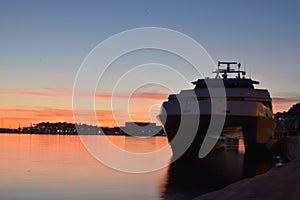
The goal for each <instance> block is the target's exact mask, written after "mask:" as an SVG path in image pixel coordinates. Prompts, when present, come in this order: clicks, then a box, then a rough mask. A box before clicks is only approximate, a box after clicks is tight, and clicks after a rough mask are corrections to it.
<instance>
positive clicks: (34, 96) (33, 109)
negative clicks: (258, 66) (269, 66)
mask: <svg viewBox="0 0 300 200" xmlns="http://www.w3.org/2000/svg"><path fill="white" fill-rule="evenodd" d="M0 96H1V99H2V105H1V107H0V116H1V121H0V126H1V127H6V128H18V127H19V126H21V127H24V126H30V125H31V124H34V123H39V122H43V121H49V122H58V121H61V122H72V123H73V122H74V120H73V112H72V106H71V105H72V100H71V92H66V91H61V90H55V89H47V90H46V91H45V92H3V91H2V92H0ZM167 96H168V95H167V94H152V93H139V94H134V95H133V96H132V97H131V98H130V99H129V101H126V102H129V104H128V109H129V114H127V112H126V111H125V110H120V108H122V107H125V106H126V105H123V104H124V102H121V103H120V105H119V107H117V108H115V111H114V113H112V111H111V110H112V109H111V105H110V104H111V96H110V95H107V94H97V95H96V108H98V109H97V111H96V115H97V117H98V121H99V122H100V123H99V124H100V125H101V126H115V125H117V122H119V124H118V125H119V126H122V125H124V123H125V121H130V120H132V121H143V122H147V121H153V122H156V123H159V122H158V121H157V119H156V117H155V116H157V114H158V113H159V110H160V105H161V103H162V102H163V101H164V100H166V99H167ZM117 97H118V98H119V99H125V100H127V97H126V96H117ZM298 102H299V100H297V99H288V98H276V97H275V98H273V106H274V113H276V112H282V111H287V110H288V109H289V108H290V107H291V106H292V105H293V104H295V103H298ZM122 103H123V104H122ZM113 114H114V115H113ZM115 119H118V120H117V122H116V121H115ZM87 123H88V121H87Z"/></svg>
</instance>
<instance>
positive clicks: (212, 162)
mask: <svg viewBox="0 0 300 200" xmlns="http://www.w3.org/2000/svg"><path fill="white" fill-rule="evenodd" d="M274 164H275V163H274V162H273V160H272V159H271V158H268V159H265V160H261V159H255V158H253V157H251V158H248V157H245V154H244V151H243V150H241V147H239V146H235V147H234V146H231V147H229V148H218V149H215V150H214V151H213V152H211V153H210V154H209V155H208V156H207V157H205V158H204V159H197V160H195V159H193V160H191V159H182V160H178V161H176V162H174V163H172V164H171V165H170V166H169V169H168V175H167V178H166V182H165V187H164V188H165V190H164V191H163V192H162V194H161V198H162V199H172V200H174V199H175V200H176V199H193V198H195V197H197V196H200V195H201V194H204V193H207V192H211V191H214V190H218V189H221V188H222V187H224V186H226V185H229V184H231V183H233V182H236V181H238V180H241V179H243V178H248V177H252V176H255V175H257V174H261V173H265V172H266V171H268V170H269V169H270V168H271V167H272V166H274Z"/></svg>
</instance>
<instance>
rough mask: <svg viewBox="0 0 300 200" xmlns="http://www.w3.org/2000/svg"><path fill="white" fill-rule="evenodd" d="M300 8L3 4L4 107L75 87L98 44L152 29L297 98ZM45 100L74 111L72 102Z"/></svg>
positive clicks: (0, 80) (0, 73)
mask: <svg viewBox="0 0 300 200" xmlns="http://www.w3.org/2000/svg"><path fill="white" fill-rule="evenodd" d="M299 9H300V2H299V1H291V0H287V1H283V0H282V1H279V0H278V1H271V0H269V1H259V0H254V1H246V0H244V1H243V0H240V1H238V0H228V1H217V0H212V1H211V0H210V1H209V0H207V1H156V0H153V1H150V0H149V1H147V0H140V1H10V0H8V1H3V0H1V1H0V90H1V92H2V96H3V95H6V96H3V98H2V99H4V101H3V102H2V104H1V105H0V106H1V107H2V108H3V109H4V108H5V109H6V108H13V107H24V106H25V107H28V108H29V107H30V103H29V102H27V103H26V100H20V97H19V96H18V95H16V94H14V95H13V96H11V95H10V96H9V97H8V96H7V93H8V91H10V92H11V91H13V92H15V93H18V92H24V91H27V92H28V91H30V92H33V91H34V92H47V88H48V90H49V88H52V89H53V88H55V89H57V90H60V91H64V90H66V91H67V90H72V86H73V82H74V78H75V75H76V72H77V70H78V68H79V66H80V65H81V63H82V62H83V60H84V58H85V57H86V56H87V54H88V53H89V52H90V51H91V50H92V49H93V48H94V47H95V46H96V45H98V44H99V43H100V42H101V41H103V40H105V39H106V38H108V37H110V36H112V35H113V34H117V33H119V32H122V31H125V30H128V29H132V28H138V27H148V26H151V27H164V28H169V29H173V30H176V31H180V32H182V33H184V34H186V35H188V36H190V37H192V38H194V39H195V40H196V41H197V42H199V43H200V44H201V45H203V47H204V48H205V49H206V50H207V51H208V52H209V53H210V55H211V56H212V58H213V60H214V61H218V60H238V61H240V62H242V64H243V65H244V66H245V67H246V70H247V71H248V74H249V72H250V71H251V76H252V78H254V79H258V80H260V82H261V83H262V84H261V87H262V88H264V87H266V88H269V89H270V92H271V94H272V96H273V97H274V98H281V99H287V100H288V102H289V103H290V102H293V101H299V100H300V92H299V74H300V73H299V72H300V68H299V67H298V63H299V61H300V58H299V57H300V56H299V52H300V38H299V35H300V21H299V19H300V13H299ZM190 81H193V80H190ZM28 101H30V100H28ZM37 101H38V99H36V102H35V104H39V105H42V103H38V102H37ZM50 101H51V102H50ZM43 102H44V103H46V105H47V106H48V107H50V106H54V105H60V107H68V108H70V107H71V105H70V106H68V105H69V103H70V101H69V100H65V101H64V102H62V101H61V102H58V101H56V100H55V99H52V100H45V99H43ZM31 106H33V105H31ZM278 108H279V107H278ZM285 108H286V107H284V109H285ZM282 109H283V108H282Z"/></svg>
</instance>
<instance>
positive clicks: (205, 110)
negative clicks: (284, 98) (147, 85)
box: [158, 61, 276, 157]
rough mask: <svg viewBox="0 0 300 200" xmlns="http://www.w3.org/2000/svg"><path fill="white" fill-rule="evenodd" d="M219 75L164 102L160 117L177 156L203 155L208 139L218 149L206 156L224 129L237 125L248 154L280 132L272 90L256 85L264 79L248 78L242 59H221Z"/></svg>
mask: <svg viewBox="0 0 300 200" xmlns="http://www.w3.org/2000/svg"><path fill="white" fill-rule="evenodd" d="M224 65H225V66H224ZM222 67H223V68H222ZM213 73H215V74H216V76H215V78H204V79H198V80H197V81H194V82H192V83H193V84H194V89H190V90H181V91H180V93H179V94H170V95H169V97H168V100H167V101H165V102H163V104H162V108H161V112H160V114H159V115H158V118H159V120H160V121H161V123H162V124H163V128H164V130H165V133H166V135H167V137H168V141H169V144H170V146H171V148H172V151H173V157H174V156H175V157H176V156H179V157H180V156H181V155H185V156H198V157H201V155H200V154H201V153H200V152H199V151H200V150H201V146H202V145H204V143H206V144H205V145H208V146H212V147H208V148H206V149H208V150H206V151H207V152H206V153H203V152H202V157H204V156H205V155H207V154H208V153H209V152H208V151H210V150H211V149H212V148H213V146H214V145H215V146H217V145H216V144H217V140H218V138H219V137H221V134H222V132H223V130H228V129H230V128H234V127H238V128H239V129H241V131H242V136H243V140H244V144H245V151H246V153H247V152H257V150H258V151H260V150H261V149H264V148H265V146H266V144H267V143H268V141H269V140H270V139H271V138H272V137H273V136H274V131H275V127H276V121H275V119H274V115H273V111H272V99H271V96H270V93H269V91H268V90H267V89H256V88H255V87H254V85H258V84H259V82H258V81H255V80H252V78H246V77H245V75H246V71H244V70H241V64H240V63H237V62H220V61H219V62H218V67H217V69H216V70H215V71H214V72H213ZM222 91H223V92H222ZM216 102H220V104H218V103H216ZM220 105H221V107H220ZM216 106H217V108H213V107H216ZM218 106H219V107H218ZM217 126H221V128H219V129H218V128H216V127H217ZM208 132H210V133H209V134H208ZM209 138H210V139H209ZM211 138H213V139H212V140H211Z"/></svg>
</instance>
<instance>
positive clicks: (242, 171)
mask: <svg viewBox="0 0 300 200" xmlns="http://www.w3.org/2000/svg"><path fill="white" fill-rule="evenodd" d="M93 137H95V136H91V137H90V139H94V138H93ZM110 139H111V141H112V142H113V143H114V144H116V145H118V146H119V147H120V148H123V149H125V150H127V151H132V152H151V151H153V150H158V149H160V148H162V147H163V146H164V145H168V144H167V139H166V138H165V137H155V138H147V139H139V138H134V137H123V136H116V137H114V136H112V137H110ZM100 150H102V151H107V149H106V148H105V146H100ZM111 156H114V155H111ZM162 157H168V159H169V160H171V152H168V153H166V155H161V157H159V158H157V159H154V160H149V161H147V162H143V163H139V164H140V165H148V163H150V162H159V160H160V159H161V158H162ZM124 162H130V161H128V160H124ZM273 165H274V162H272V161H270V160H263V161H262V160H260V161H259V160H258V161H256V160H253V159H246V158H245V156H244V152H243V148H242V147H241V145H239V146H235V147H232V148H219V149H217V150H214V151H213V152H211V154H209V156H208V157H206V158H204V159H201V160H180V161H177V162H175V163H172V164H171V165H170V166H168V167H166V168H163V169H161V170H159V171H156V172H152V173H145V174H128V173H122V172H119V171H116V170H113V169H111V168H108V167H107V166H105V165H103V164H102V163H101V162H99V161H97V160H96V159H95V158H93V157H92V156H91V155H90V154H89V153H88V152H87V150H86V149H85V147H84V146H83V144H82V143H81V140H80V138H79V137H78V136H62V135H18V134H0V199H25V200H26V199H28V200H29V199H46V200H47V199H49V200H50V199H51V200H52V199H95V200H96V199H128V200H129V199H130V200H131V199H175V200H176V199H192V198H194V197H197V196H199V195H201V194H203V193H206V192H210V191H213V190H216V189H219V188H222V187H224V186H226V185H227V184H230V183H232V182H234V181H237V180H240V179H241V178H246V177H251V176H254V175H256V174H260V173H263V172H265V171H267V170H268V169H269V168H270V167H272V166H273Z"/></svg>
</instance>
